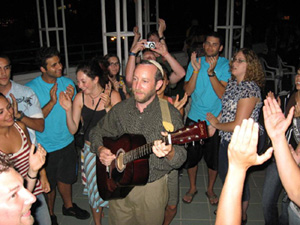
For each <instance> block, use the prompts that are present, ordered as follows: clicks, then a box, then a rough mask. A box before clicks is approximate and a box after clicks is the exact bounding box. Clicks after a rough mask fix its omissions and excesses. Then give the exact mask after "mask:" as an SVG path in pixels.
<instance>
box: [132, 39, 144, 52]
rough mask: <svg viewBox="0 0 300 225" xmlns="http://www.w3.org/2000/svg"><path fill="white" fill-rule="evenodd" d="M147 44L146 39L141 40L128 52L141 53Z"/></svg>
mask: <svg viewBox="0 0 300 225" xmlns="http://www.w3.org/2000/svg"><path fill="white" fill-rule="evenodd" d="M146 43H147V40H146V39H142V40H140V41H138V42H137V43H136V44H134V45H133V46H132V47H131V49H130V51H131V52H133V53H138V52H139V51H143V50H144V49H145V44H146Z"/></svg>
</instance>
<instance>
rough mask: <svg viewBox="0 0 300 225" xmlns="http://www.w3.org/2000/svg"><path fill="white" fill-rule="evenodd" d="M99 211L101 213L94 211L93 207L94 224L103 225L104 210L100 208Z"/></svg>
mask: <svg viewBox="0 0 300 225" xmlns="http://www.w3.org/2000/svg"><path fill="white" fill-rule="evenodd" d="M98 209H99V211H98V212H96V210H97V209H94V208H92V207H91V211H92V213H93V219H94V224H95V225H101V219H102V216H103V208H102V207H99V208H98Z"/></svg>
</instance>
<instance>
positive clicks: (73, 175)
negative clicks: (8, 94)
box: [26, 48, 90, 224]
mask: <svg viewBox="0 0 300 225" xmlns="http://www.w3.org/2000/svg"><path fill="white" fill-rule="evenodd" d="M37 62H38V64H39V68H40V70H41V72H42V75H41V76H39V77H37V78H35V79H33V80H32V81H30V82H29V83H27V84H26V86H29V87H31V88H32V89H33V91H34V92H35V93H36V95H37V96H38V98H39V101H40V103H41V107H42V111H43V114H44V117H45V130H44V131H43V132H36V135H37V140H38V142H39V143H41V145H42V146H43V147H44V148H45V149H46V151H47V152H48V157H47V162H46V171H47V176H48V180H49V183H50V187H51V192H50V193H48V207H49V212H50V216H51V220H52V224H57V219H56V216H55V214H54V201H55V196H56V186H57V188H58V191H59V193H60V194H61V197H62V199H63V206H62V212H63V215H66V216H74V217H76V218H77V219H88V218H89V217H90V214H89V213H88V212H87V211H86V210H83V209H81V208H79V207H78V206H77V205H76V204H75V203H72V184H73V183H74V182H75V181H76V179H77V152H76V148H75V145H74V137H73V135H72V134H71V133H70V132H69V129H68V127H67V121H66V113H65V110H64V109H63V108H62V107H61V105H60V104H59V102H58V101H57V99H58V96H59V93H60V92H62V91H64V92H65V93H66V94H68V95H69V96H70V98H73V96H74V93H75V85H74V82H73V81H72V80H71V79H69V78H66V77H63V76H62V71H63V66H62V64H61V62H60V54H59V52H58V51H57V50H56V49H55V48H41V49H39V51H38V52H37Z"/></svg>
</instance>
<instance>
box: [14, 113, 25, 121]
mask: <svg viewBox="0 0 300 225" xmlns="http://www.w3.org/2000/svg"><path fill="white" fill-rule="evenodd" d="M18 113H20V117H19V118H16V121H21V120H22V119H23V117H24V116H25V115H24V112H23V111H18Z"/></svg>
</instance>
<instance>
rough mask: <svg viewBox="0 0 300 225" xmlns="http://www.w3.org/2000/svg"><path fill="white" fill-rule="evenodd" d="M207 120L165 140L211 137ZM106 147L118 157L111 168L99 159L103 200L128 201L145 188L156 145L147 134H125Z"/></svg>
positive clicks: (110, 140)
mask: <svg viewBox="0 0 300 225" xmlns="http://www.w3.org/2000/svg"><path fill="white" fill-rule="evenodd" d="M207 137H208V134H207V127H206V123H205V121H199V122H198V123H195V124H192V125H190V126H188V127H184V128H182V129H179V130H177V131H175V132H172V133H169V134H168V136H167V137H163V140H162V141H164V142H165V143H166V144H177V145H182V144H184V143H188V142H191V141H197V140H201V139H203V138H207ZM103 146H105V147H106V148H108V149H110V150H111V152H112V153H113V154H115V155H116V159H115V160H114V161H112V163H111V165H110V166H109V167H106V166H104V165H103V164H102V163H101V162H100V160H99V157H96V169H97V184H98V191H99V194H100V196H101V198H102V199H104V200H110V199H117V198H125V197H126V196H127V195H128V193H129V192H130V191H131V190H132V188H133V187H134V186H136V185H145V184H146V183H147V181H148V177H149V162H148V158H149V155H150V154H151V153H152V146H153V143H151V144H150V143H148V144H147V143H146V139H145V137H144V136H143V135H135V134H123V135H122V136H121V137H119V138H108V137H104V138H103Z"/></svg>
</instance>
